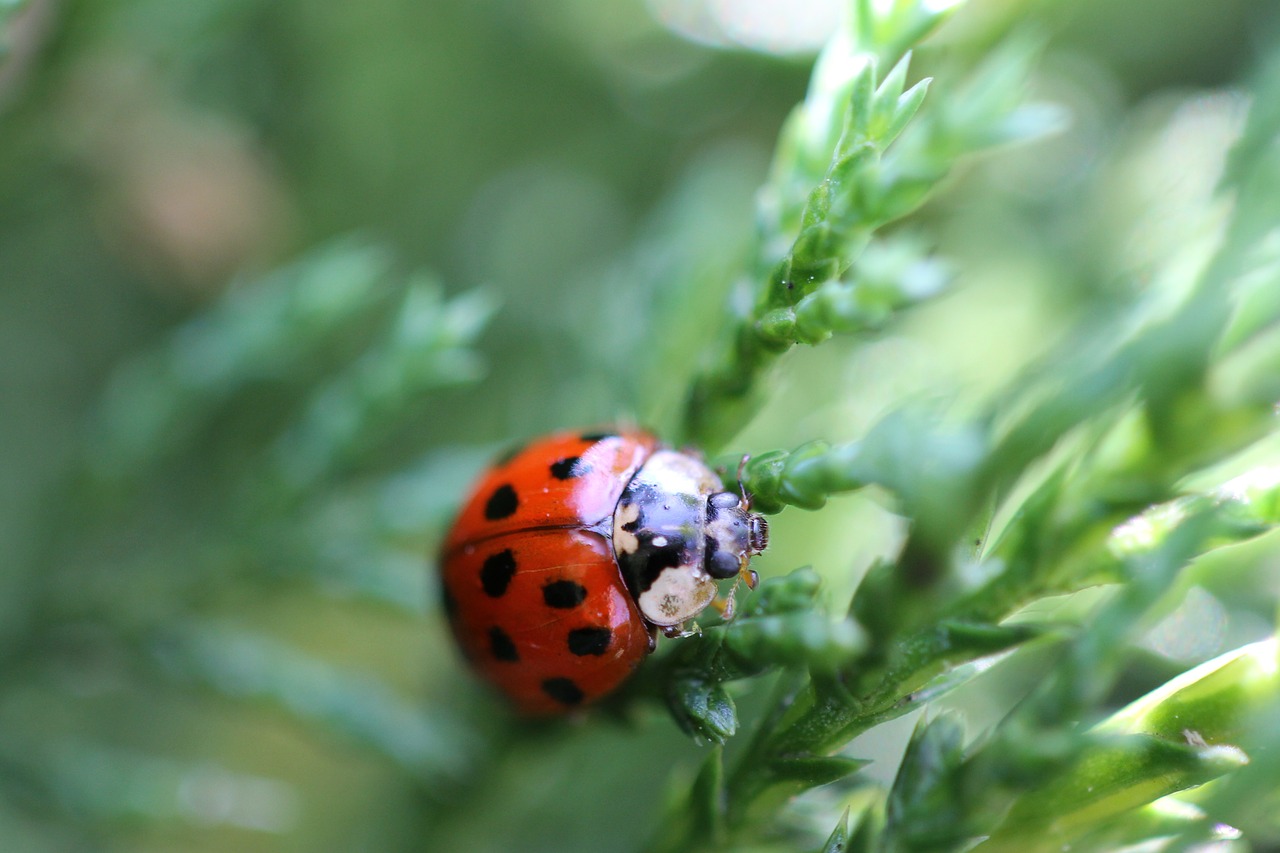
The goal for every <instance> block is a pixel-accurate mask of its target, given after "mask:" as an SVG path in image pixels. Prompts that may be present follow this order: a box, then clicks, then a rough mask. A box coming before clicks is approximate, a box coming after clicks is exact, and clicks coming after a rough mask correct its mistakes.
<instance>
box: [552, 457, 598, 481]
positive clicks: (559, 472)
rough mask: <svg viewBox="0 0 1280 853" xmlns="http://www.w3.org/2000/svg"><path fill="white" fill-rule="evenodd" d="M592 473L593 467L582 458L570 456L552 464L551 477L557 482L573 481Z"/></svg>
mask: <svg viewBox="0 0 1280 853" xmlns="http://www.w3.org/2000/svg"><path fill="white" fill-rule="evenodd" d="M590 473H591V466H590V465H589V464H587V463H585V462H583V461H582V457H581V456H569V457H567V458H565V459H561V460H559V461H557V462H552V463H551V476H552V477H555V478H556V479H557V480H572V479H573V478H574V477H581V476H584V475H586V474H590Z"/></svg>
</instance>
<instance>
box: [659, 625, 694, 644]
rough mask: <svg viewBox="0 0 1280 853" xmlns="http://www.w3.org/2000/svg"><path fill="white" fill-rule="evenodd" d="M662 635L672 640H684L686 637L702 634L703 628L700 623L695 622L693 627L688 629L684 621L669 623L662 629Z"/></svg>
mask: <svg viewBox="0 0 1280 853" xmlns="http://www.w3.org/2000/svg"><path fill="white" fill-rule="evenodd" d="M662 636H664V637H666V638H667V639H670V640H682V639H684V638H685V637H693V636H698V637H701V636H702V629H701V628H699V627H698V623H697V622H694V623H693V627H692V628H688V629H686V628H685V627H684V623H683V622H681V623H680V624H679V625H667V626H665V627H664V628H663V629H662Z"/></svg>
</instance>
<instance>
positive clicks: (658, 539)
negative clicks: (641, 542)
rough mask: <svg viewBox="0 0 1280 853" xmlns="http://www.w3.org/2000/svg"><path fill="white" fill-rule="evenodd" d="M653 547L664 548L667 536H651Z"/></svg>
mask: <svg viewBox="0 0 1280 853" xmlns="http://www.w3.org/2000/svg"><path fill="white" fill-rule="evenodd" d="M653 547H655V548H665V547H667V537H665V536H655V537H653Z"/></svg>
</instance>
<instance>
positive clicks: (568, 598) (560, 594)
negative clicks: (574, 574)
mask: <svg viewBox="0 0 1280 853" xmlns="http://www.w3.org/2000/svg"><path fill="white" fill-rule="evenodd" d="M586 597H587V589H586V587H584V586H583V585H582V584H580V583H575V582H574V581H552V582H551V583H549V584H547V585H546V586H544V587H543V588H542V600H543V601H545V602H546V603H547V606H548V607H555V608H557V609H559V610H569V609H570V608H573V607H577V606H578V605H579V604H581V603H582V602H583V601H584V600H585V599H586Z"/></svg>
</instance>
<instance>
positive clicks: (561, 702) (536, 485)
mask: <svg viewBox="0 0 1280 853" xmlns="http://www.w3.org/2000/svg"><path fill="white" fill-rule="evenodd" d="M657 448H658V441H657V439H656V438H654V437H653V436H651V435H649V434H647V433H644V432H639V431H633V432H621V433H617V434H589V435H579V434H575V433H559V434H555V435H552V436H549V437H546V438H543V439H540V440H538V441H536V442H534V443H532V444H529V445H527V446H526V447H524V448H522V449H521V450H519V451H518V452H516V453H515V454H514V455H509V456H508V458H506V459H505V460H501V461H499V462H498V463H497V464H496V465H495V466H494V467H493V468H492V469H490V470H489V471H488V472H487V473H486V474H485V475H484V476H483V477H482V478H481V480H480V482H479V483H478V484H477V485H476V488H475V490H474V491H473V492H472V494H471V495H470V497H468V499H467V500H466V502H465V503H464V504H463V506H462V510H461V512H460V513H459V515H458V519H457V521H456V522H455V523H454V526H453V528H452V530H451V531H450V533H449V536H448V538H447V539H446V540H445V543H444V548H443V550H442V552H441V558H440V566H441V582H442V585H443V597H444V603H445V609H446V612H447V613H448V616H449V624H450V627H451V629H452V631H453V634H454V637H455V639H456V640H457V642H458V645H459V648H461V649H462V652H463V654H464V655H465V656H466V658H467V660H468V661H469V662H470V664H471V665H472V667H473V668H474V669H475V670H476V671H477V672H479V673H480V674H481V675H482V676H483V677H484V678H485V679H486V680H488V681H489V682H491V683H492V684H494V685H495V686H496V687H497V688H498V689H499V690H501V691H502V692H503V693H505V694H506V695H507V696H508V697H509V698H510V699H511V700H512V701H513V702H514V703H515V705H516V706H517V707H518V708H519V709H520V710H522V711H524V712H525V713H529V714H555V713H563V712H565V711H568V710H571V709H573V708H575V707H579V706H582V705H585V704H588V703H590V702H592V701H594V700H596V699H598V698H600V697H601V696H604V695H605V694H607V693H609V692H610V691H611V690H613V689H614V688H616V687H617V686H618V685H619V684H621V683H622V681H623V680H625V679H626V678H627V676H628V675H630V674H631V671H632V670H633V669H635V667H636V666H637V665H638V664H639V663H640V661H642V660H643V659H644V657H645V655H646V654H648V652H649V648H650V646H649V631H648V626H647V624H646V623H645V620H644V619H643V618H642V617H641V615H640V612H639V610H637V609H636V605H635V602H634V600H633V599H632V597H631V595H630V593H629V592H628V591H627V587H626V584H625V583H624V582H623V579H622V574H621V572H620V571H619V569H618V564H617V561H616V560H615V559H614V555H613V545H612V541H611V534H612V525H613V512H614V508H615V507H616V506H617V504H618V499H619V497H620V496H621V495H622V491H623V489H624V488H625V487H626V485H627V483H628V482H629V481H630V479H631V477H632V475H634V474H635V472H636V471H637V470H638V469H639V468H640V466H641V465H643V464H644V462H645V460H646V459H648V458H649V456H650V455H651V454H652V453H653V452H654V450H655V449H657Z"/></svg>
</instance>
